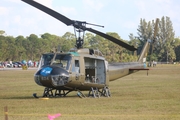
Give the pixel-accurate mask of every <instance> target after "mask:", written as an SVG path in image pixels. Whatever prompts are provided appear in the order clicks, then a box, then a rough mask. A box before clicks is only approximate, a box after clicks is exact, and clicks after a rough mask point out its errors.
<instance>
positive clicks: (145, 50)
mask: <svg viewBox="0 0 180 120" xmlns="http://www.w3.org/2000/svg"><path fill="white" fill-rule="evenodd" d="M149 47H150V43H149V41H147V42H146V43H145V45H144V47H143V49H142V51H141V54H140V56H139V59H138V62H146V57H147V55H148V51H149Z"/></svg>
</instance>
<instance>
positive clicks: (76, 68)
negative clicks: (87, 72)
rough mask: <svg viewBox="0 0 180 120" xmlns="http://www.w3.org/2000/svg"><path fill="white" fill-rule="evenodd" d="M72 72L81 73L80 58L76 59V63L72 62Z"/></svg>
mask: <svg viewBox="0 0 180 120" xmlns="http://www.w3.org/2000/svg"><path fill="white" fill-rule="evenodd" d="M72 72H76V73H80V69H79V60H74V63H73V64H72Z"/></svg>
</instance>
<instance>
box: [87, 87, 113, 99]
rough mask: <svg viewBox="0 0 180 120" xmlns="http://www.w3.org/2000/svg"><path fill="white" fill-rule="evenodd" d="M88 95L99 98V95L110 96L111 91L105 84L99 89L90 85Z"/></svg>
mask: <svg viewBox="0 0 180 120" xmlns="http://www.w3.org/2000/svg"><path fill="white" fill-rule="evenodd" d="M88 96H89V97H94V98H100V97H101V96H104V97H110V96H111V93H110V90H109V88H108V87H107V86H105V87H104V88H103V89H102V90H101V91H100V89H98V88H94V87H91V89H90V90H89V94H88Z"/></svg>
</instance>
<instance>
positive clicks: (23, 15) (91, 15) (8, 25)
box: [0, 0, 180, 40]
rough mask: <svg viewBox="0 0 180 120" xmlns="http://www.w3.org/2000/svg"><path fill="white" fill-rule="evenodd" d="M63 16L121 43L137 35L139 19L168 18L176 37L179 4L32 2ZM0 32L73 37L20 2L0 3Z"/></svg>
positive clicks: (159, 0)
mask: <svg viewBox="0 0 180 120" xmlns="http://www.w3.org/2000/svg"><path fill="white" fill-rule="evenodd" d="M35 1H37V2H39V3H41V4H43V5H45V6H48V7H49V8H51V9H53V10H55V11H57V12H59V13H61V14H63V15H64V16H66V17H68V18H70V19H72V20H79V21H86V22H88V23H93V24H99V25H103V26H105V27H104V28H100V27H95V26H88V27H91V28H93V29H96V30H99V31H101V32H104V33H106V32H116V33H118V34H119V36H121V38H122V39H125V40H129V37H128V35H129V34H130V33H133V34H134V36H136V35H137V28H138V25H139V23H140V19H141V18H143V19H145V20H146V21H152V20H155V19H156V18H162V17H163V16H168V17H170V20H171V21H172V23H173V28H174V31H175V36H176V37H179V36H180V15H179V10H180V0H35ZM0 30H4V31H5V32H6V35H10V36H14V37H17V36H19V35H23V36H24V37H26V36H29V35H30V34H32V33H33V34H36V35H41V34H44V33H47V32H48V33H50V34H55V35H58V36H62V35H63V34H65V33H66V32H72V33H73V27H72V26H66V25H65V24H64V23H62V22H60V21H58V20H57V19H55V18H53V17H51V16H49V15H47V14H46V13H43V12H41V11H40V10H38V9H36V8H34V7H32V6H30V5H28V4H26V3H24V2H22V1H21V0H0Z"/></svg>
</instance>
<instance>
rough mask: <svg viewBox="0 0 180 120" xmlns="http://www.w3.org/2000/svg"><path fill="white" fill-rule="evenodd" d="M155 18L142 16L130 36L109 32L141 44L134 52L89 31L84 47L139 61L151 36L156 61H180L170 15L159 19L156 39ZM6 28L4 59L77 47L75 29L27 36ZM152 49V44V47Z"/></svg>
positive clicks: (1, 45)
mask: <svg viewBox="0 0 180 120" xmlns="http://www.w3.org/2000/svg"><path fill="white" fill-rule="evenodd" d="M154 26H155V20H152V21H148V22H147V21H146V20H145V19H141V20H140V24H139V25H138V28H137V33H138V35H137V36H134V35H133V34H131V33H130V35H129V38H130V40H129V41H128V40H123V39H121V37H120V36H119V35H118V34H117V33H115V32H108V33H106V34H108V35H111V36H113V37H115V38H118V39H120V40H122V41H124V42H126V43H128V44H130V45H133V46H135V47H137V48H138V50H137V52H131V51H128V50H126V49H125V48H123V47H121V46H119V45H116V44H115V43H112V42H111V41H109V40H107V39H105V38H103V37H101V36H99V35H94V34H92V33H88V32H87V33H86V34H85V36H84V45H83V47H84V48H93V49H99V50H100V51H101V52H102V53H103V55H104V56H105V58H106V59H107V60H108V61H109V62H130V61H136V60H137V58H138V56H136V55H135V54H136V53H137V54H138V53H140V52H139V51H141V49H142V46H143V45H144V43H145V42H146V41H147V40H151V41H152V40H155V42H154V49H153V53H151V52H149V53H151V54H149V55H148V57H147V58H148V60H149V59H150V55H151V58H152V60H155V61H162V62H164V61H169V62H171V61H180V38H178V37H177V38H175V31H174V30H173V27H172V22H171V20H170V18H169V17H164V16H163V17H162V18H161V19H160V21H159V23H158V29H157V36H156V39H155V38H153V34H154ZM4 34H5V31H3V30H0V61H7V60H12V61H21V60H23V59H25V60H33V61H37V60H39V58H40V56H41V54H43V53H47V52H50V51H52V50H55V49H56V48H60V49H61V51H64V52H67V51H69V50H70V49H71V48H74V47H75V43H76V36H75V35H74V34H73V33H70V32H66V33H65V34H64V35H63V36H57V35H53V34H50V33H44V34H42V35H40V36H37V35H35V34H30V35H29V36H27V37H24V36H21V35H19V36H17V37H13V36H6V35H4ZM150 49H151V48H150Z"/></svg>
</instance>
